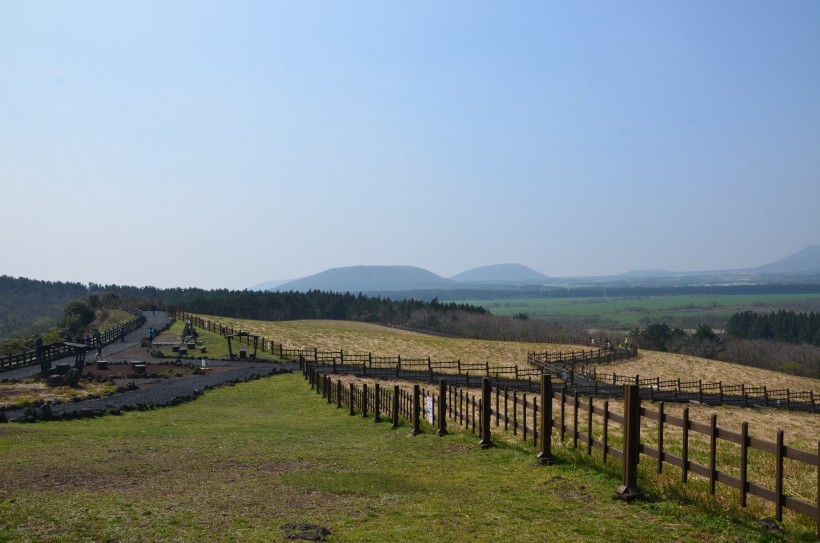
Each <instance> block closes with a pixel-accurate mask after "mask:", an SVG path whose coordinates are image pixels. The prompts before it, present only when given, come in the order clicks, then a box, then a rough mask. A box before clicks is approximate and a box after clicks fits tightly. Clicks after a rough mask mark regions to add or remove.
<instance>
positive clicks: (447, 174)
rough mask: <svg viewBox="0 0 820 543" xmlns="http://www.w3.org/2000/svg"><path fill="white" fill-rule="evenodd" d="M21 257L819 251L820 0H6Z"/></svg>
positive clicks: (4, 250)
mask: <svg viewBox="0 0 820 543" xmlns="http://www.w3.org/2000/svg"><path fill="white" fill-rule="evenodd" d="M0 189H2V190H1V192H0V193H1V194H2V202H3V206H2V213H3V220H2V224H3V228H2V234H0V275H3V274H5V275H11V276H22V277H29V278H32V279H46V280H55V281H56V280H60V281H78V282H82V283H87V282H95V283H104V284H121V285H137V286H145V285H154V286H158V287H175V286H181V287H187V286H197V287H203V288H232V289H233V288H245V287H249V286H252V285H255V284H257V283H261V282H263V281H267V280H277V279H295V278H298V277H302V276H306V275H312V274H314V273H318V272H320V271H323V270H325V269H328V268H335V267H341V266H352V265H359V264H382V265H392V264H401V265H412V266H419V267H422V268H425V269H428V270H430V271H432V272H434V273H437V274H439V275H442V276H444V277H449V276H452V275H455V274H457V273H460V272H462V271H465V270H467V269H470V268H474V267H477V266H483V265H488V264H500V263H509V262H515V263H520V264H524V265H526V266H529V267H531V268H534V269H536V270H538V271H540V272H541V273H544V274H546V275H550V276H577V275H605V274H614V273H621V272H625V271H629V270H633V269H654V268H663V269H669V270H678V271H689V270H703V269H723V268H738V267H750V266H757V265H760V264H764V263H767V262H770V261H773V260H777V259H779V258H782V257H784V256H787V255H789V254H792V253H794V252H796V251H798V250H800V249H802V248H804V247H805V246H807V245H814V244H818V243H820V2H818V1H817V0H787V1H783V2H777V1H771V0H766V1H761V2H757V1H750V0H738V1H730V0H720V1H717V2H716V1H714V0H706V1H690V0H687V1H678V2H672V1H668V2H658V1H655V0H647V1H641V2H630V1H622V0H621V1H617V2H613V1H610V0H606V1H578V2H575V1H572V2H564V1H562V2H549V1H537V2H526V1H516V2H482V1H476V0H469V1H463V2H462V1H455V0H446V1H441V0H438V1H412V2H389V1H380V2H371V1H358V0H357V1H330V0H327V1H323V2H312V1H306V0H298V1H291V2H274V1H260V2H250V1H245V2H243V1H238V2H237V1H224V2H205V1H202V0H196V1H191V2H182V1H166V0H163V1H145V0H140V1H133V2H126V1H117V2H110V1H107V0H106V1H101V2H95V1H79V0H78V1H72V2H61V1H48V2H44V1H28V0H27V1H17V0H0Z"/></svg>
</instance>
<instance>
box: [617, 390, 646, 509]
mask: <svg viewBox="0 0 820 543" xmlns="http://www.w3.org/2000/svg"><path fill="white" fill-rule="evenodd" d="M640 440H641V395H640V389H639V388H638V385H624V452H623V469H622V473H621V486H620V487H619V488H618V495H619V496H620V497H621V498H623V499H624V500H627V501H630V500H634V499H635V498H640V497H642V496H643V492H642V491H641V489H640V488H638V455H639V447H640Z"/></svg>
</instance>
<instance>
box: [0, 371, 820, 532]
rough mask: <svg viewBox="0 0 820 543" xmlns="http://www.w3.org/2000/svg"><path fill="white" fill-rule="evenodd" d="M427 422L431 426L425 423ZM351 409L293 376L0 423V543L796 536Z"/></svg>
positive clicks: (597, 473)
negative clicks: (66, 417) (74, 415)
mask: <svg viewBox="0 0 820 543" xmlns="http://www.w3.org/2000/svg"><path fill="white" fill-rule="evenodd" d="M428 430H429V429H428ZM408 434H409V428H408V427H407V426H404V427H402V428H400V429H398V430H390V426H389V424H387V423H382V424H376V423H374V422H372V421H371V420H366V419H363V418H362V417H361V416H353V417H351V416H349V415H348V414H347V411H346V410H344V409H341V410H338V409H336V408H335V407H334V406H330V405H328V404H327V403H325V401H324V400H323V399H322V398H321V397H320V396H318V395H317V394H316V393H315V392H313V391H311V390H310V389H309V387H308V386H307V383H306V382H305V381H304V380H303V379H302V377H301V376H300V375H287V376H279V377H272V378H266V379H262V380H259V381H254V382H250V383H246V384H241V385H237V386H234V387H225V388H222V389H218V390H214V391H210V392H208V393H206V394H205V395H204V396H202V397H201V398H200V399H198V400H197V401H195V402H191V403H188V404H185V405H182V406H179V407H175V408H168V409H161V410H153V411H145V412H129V413H126V414H124V415H122V416H119V417H113V416H109V417H105V418H99V419H84V420H78V421H70V422H49V423H37V424H27V425H23V424H6V425H2V426H0V464H1V465H3V469H2V470H0V541H15V542H17V541H20V542H24V541H31V542H40V541H52V542H81V541H83V542H90V541H95V542H97V541H112V542H114V541H116V542H148V541H163V542H168V541H178V542H187V541H190V542H208V541H214V542H217V541H218V542H223V541H225V542H263V541H264V542H270V541H285V532H284V530H283V529H282V526H283V525H284V524H287V523H303V522H304V523H312V524H318V525H321V526H324V527H327V528H328V529H330V530H331V531H332V535H331V536H329V537H328V541H331V542H365V541H384V542H397V541H398V542H401V541H408V542H410V541H413V542H415V541H453V542H459V541H476V542H482V541H487V542H489V541H547V540H549V541H557V542H561V541H573V542H583V541H590V542H593V541H594V542H600V541H630V542H632V541H635V542H655V541H679V542H688V541H691V542H695V541H698V542H700V541H732V542H735V541H800V540H810V537H811V534H808V535H807V534H806V533H805V531H804V532H803V533H802V539H801V536H800V535H795V534H790V533H789V532H785V533H784V532H780V533H775V532H768V531H766V530H765V529H763V528H759V527H757V526H756V525H755V524H754V523H753V522H751V521H749V520H747V519H740V518H729V517H727V516H724V515H722V514H721V513H720V512H719V511H716V510H714V508H713V509H712V510H709V508H701V507H698V506H694V505H682V504H681V503H678V502H675V501H671V500H655V499H649V500H646V501H642V502H636V503H632V504H627V503H625V502H623V501H621V500H619V499H618V498H617V497H615V490H616V489H617V487H618V485H619V483H620V480H619V479H618V478H617V477H616V476H614V475H613V472H612V470H611V469H603V470H602V469H596V468H595V467H594V466H590V465H587V463H586V462H585V461H583V459H580V458H579V457H578V456H577V455H576V454H575V453H573V452H572V451H568V450H564V449H562V448H560V447H559V448H558V450H556V453H557V454H558V456H559V459H560V460H561V463H560V464H559V465H557V466H552V467H545V466H541V465H538V464H537V463H536V462H535V456H534V455H535V451H534V450H533V449H532V447H531V446H524V445H517V444H508V443H504V442H503V441H500V440H497V446H496V447H494V448H490V449H487V450H482V449H480V448H479V447H478V446H477V442H478V439H477V438H476V437H475V436H473V435H470V434H463V433H457V432H455V433H452V434H451V435H449V436H447V437H444V438H440V437H437V436H436V435H434V434H433V433H432V432H429V431H428V432H426V433H423V434H421V435H419V436H416V437H409V435H408Z"/></svg>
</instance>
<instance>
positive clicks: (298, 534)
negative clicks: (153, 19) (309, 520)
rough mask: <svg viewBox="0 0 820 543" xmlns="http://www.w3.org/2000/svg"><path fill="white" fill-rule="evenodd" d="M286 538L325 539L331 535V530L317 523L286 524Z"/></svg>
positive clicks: (284, 527)
mask: <svg viewBox="0 0 820 543" xmlns="http://www.w3.org/2000/svg"><path fill="white" fill-rule="evenodd" d="M282 529H283V530H284V531H285V539H289V540H294V539H302V540H305V541H324V540H325V538H326V537H327V536H329V535H330V533H331V532H330V530H328V529H327V528H325V527H324V526H317V525H316V524H285V525H284V526H282Z"/></svg>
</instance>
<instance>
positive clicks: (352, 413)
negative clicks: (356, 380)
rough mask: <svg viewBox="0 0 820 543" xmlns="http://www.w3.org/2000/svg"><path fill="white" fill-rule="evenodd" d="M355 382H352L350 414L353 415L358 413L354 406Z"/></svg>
mask: <svg viewBox="0 0 820 543" xmlns="http://www.w3.org/2000/svg"><path fill="white" fill-rule="evenodd" d="M353 403H354V402H353V383H350V415H351V416H353V415H355V414H356V411H355V410H354V407H353Z"/></svg>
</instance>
